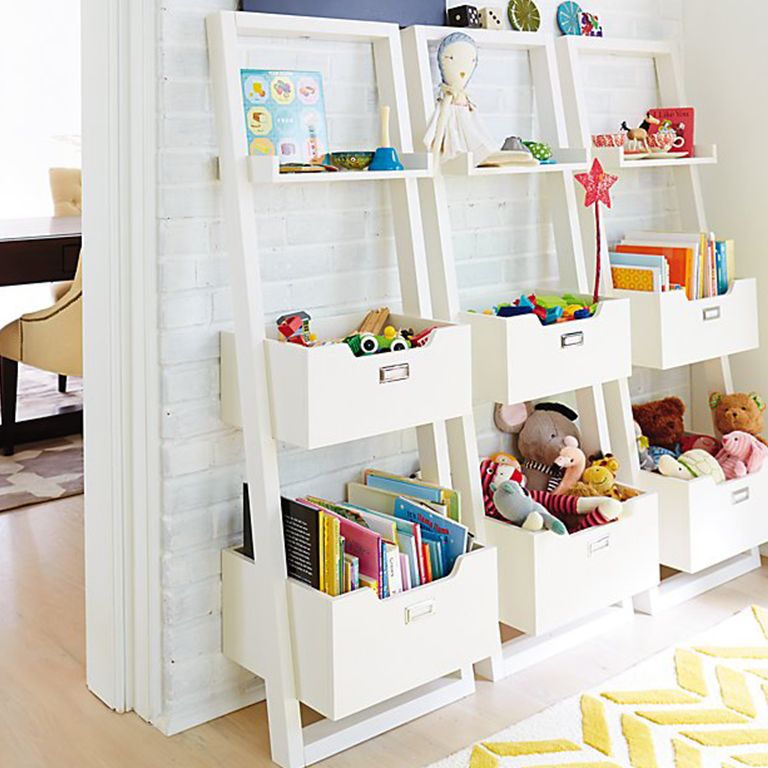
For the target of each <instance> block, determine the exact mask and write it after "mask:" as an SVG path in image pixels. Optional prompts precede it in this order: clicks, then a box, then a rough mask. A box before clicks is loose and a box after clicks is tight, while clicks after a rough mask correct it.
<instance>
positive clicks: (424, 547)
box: [421, 542, 432, 584]
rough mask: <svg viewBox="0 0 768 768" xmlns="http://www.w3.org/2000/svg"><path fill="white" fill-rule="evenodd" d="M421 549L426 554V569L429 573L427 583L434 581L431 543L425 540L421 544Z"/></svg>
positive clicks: (427, 573)
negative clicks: (430, 553) (430, 551)
mask: <svg viewBox="0 0 768 768" xmlns="http://www.w3.org/2000/svg"><path fill="white" fill-rule="evenodd" d="M421 551H422V554H423V556H424V570H425V571H426V575H427V584H429V582H430V581H432V558H431V557H430V555H429V545H428V544H427V543H426V542H423V543H422V545H421Z"/></svg>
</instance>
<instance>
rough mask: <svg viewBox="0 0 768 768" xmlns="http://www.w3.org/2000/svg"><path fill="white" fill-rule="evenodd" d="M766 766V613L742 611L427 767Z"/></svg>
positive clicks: (617, 767) (767, 749)
mask: <svg viewBox="0 0 768 768" xmlns="http://www.w3.org/2000/svg"><path fill="white" fill-rule="evenodd" d="M744 766H768V610H766V609H762V608H753V609H749V610H746V611H743V612H741V613H739V614H737V615H736V616H733V617H732V618H730V619H728V620H727V621H725V622H723V623H722V624H720V625H718V626H716V627H714V628H713V629H711V630H709V631H707V632H705V633H703V634H702V635H699V636H698V637H696V638H694V639H693V640H692V641H691V642H690V643H687V644H685V645H683V646H678V647H677V648H671V649H669V650H667V651H664V652H662V653H660V654H658V655H657V656H654V657H652V658H651V659H649V660H647V661H645V662H643V663H642V664H639V665H638V666H636V667H633V668H632V669H630V670H629V671H627V672H625V673H624V674H622V675H619V676H618V677H615V678H613V679H612V680H610V681H608V682H607V683H605V684H603V685H601V686H599V687H598V688H595V689H593V690H591V691H587V692H585V693H582V694H580V695H578V696H574V697H573V698H571V699H567V700H565V701H563V702H561V703H560V704H557V705H555V706H554V707H552V708H550V709H548V710H546V711H544V712H541V713H540V714H538V715H535V716H533V717H531V718H529V719H527V720H524V721H523V722H521V723H518V724H517V725H514V726H512V727H510V728H508V729H506V730H504V731H501V732H500V733H497V734H495V735H494V736H491V737H490V738H488V739H485V740H483V741H482V742H480V743H478V744H476V745H473V746H472V747H469V748H468V749H465V750H463V751H462V752H459V753H457V754H455V755H452V756H451V757H448V758H446V759H445V760H441V761H440V762H437V763H434V764H433V765H432V766H430V768H513V767H514V768H744Z"/></svg>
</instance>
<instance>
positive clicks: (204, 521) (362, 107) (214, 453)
mask: <svg viewBox="0 0 768 768" xmlns="http://www.w3.org/2000/svg"><path fill="white" fill-rule="evenodd" d="M539 5H540V7H541V10H542V13H543V16H544V18H547V19H553V18H554V10H555V7H556V5H557V3H556V2H555V1H554V0H547V2H543V1H542V2H540V3H539ZM234 6H235V0H161V1H160V2H159V4H158V7H159V16H160V39H159V41H158V47H159V62H160V76H161V81H160V84H159V97H160V113H159V115H158V136H159V142H160V153H159V182H160V188H159V206H158V244H159V259H160V265H159V266H160V269H159V275H160V278H159V279H160V290H161V297H162V298H161V302H162V304H161V312H160V318H161V320H160V322H161V328H160V342H161V344H160V348H161V365H162V381H163V424H162V437H163V475H164V491H163V510H164V514H163V548H164V553H163V618H164V639H163V654H164V659H163V662H164V663H163V673H164V674H163V688H164V710H165V711H164V717H163V720H165V721H168V720H169V719H173V718H179V717H181V718H182V719H183V720H184V721H185V722H194V720H195V715H194V714H190V713H195V712H199V713H205V712H206V711H208V709H207V704H208V703H212V702H217V704H216V706H218V707H221V702H222V700H223V701H227V700H228V699H227V697H228V696H231V697H232V701H233V702H235V701H239V700H240V699H239V698H238V697H241V696H242V695H243V692H244V691H245V692H247V690H248V687H249V686H250V685H253V683H252V681H251V680H250V679H249V676H248V675H246V674H245V673H244V672H242V671H241V670H239V669H238V668H237V667H235V665H233V664H230V663H229V662H228V661H226V659H224V658H223V657H222V656H221V655H220V654H219V652H218V648H219V636H220V634H219V633H220V590H219V551H220V550H221V548H222V547H225V546H227V545H230V544H233V543H235V542H237V541H238V539H239V533H240V531H239V529H240V483H241V480H242V465H241V464H242V445H241V440H240V436H239V434H238V433H236V432H234V431H232V430H229V429H227V428H226V427H225V426H224V425H223V424H222V423H221V422H220V421H219V419H218V396H219V384H218V336H217V334H218V332H219V331H220V330H221V329H223V328H229V327H230V326H231V320H232V309H231V298H230V290H229V285H228V271H227V263H226V254H225V253H224V252H223V245H222V237H221V225H220V221H219V215H220V209H219V207H220V200H219V190H218V184H217V182H216V181H215V162H214V158H215V155H216V141H215V132H214V121H213V115H212V113H211V104H210V101H211V100H210V87H209V84H208V80H207V77H208V75H207V60H206V49H205V32H204V22H203V20H204V17H205V14H206V13H209V12H210V11H214V10H218V9H233V8H234ZM617 6H620V7H617ZM590 8H591V9H592V10H594V11H596V12H598V13H600V14H601V15H602V16H603V17H604V20H605V24H606V28H607V31H608V34H610V35H614V36H621V37H624V36H629V37H632V36H635V37H653V36H656V37H659V36H674V35H675V34H677V32H678V31H679V29H680V26H681V9H680V2H679V0H651V1H647V2H645V3H642V4H638V3H629V2H626V0H625V1H624V2H610V3H609V2H607V0H600V1H598V0H594V2H592V3H591V4H590ZM548 27H549V28H550V30H551V32H552V34H554V33H555V25H554V22H552V23H548ZM242 60H243V63H244V64H247V65H248V66H253V67H260V66H263V67H270V68H280V67H286V68H298V67H300V68H304V69H318V70H320V71H321V72H322V73H323V76H324V78H325V83H326V90H327V98H328V110H329V130H330V134H331V137H332V141H333V144H334V147H335V148H338V149H342V148H355V147H360V146H363V147H365V146H374V145H375V144H376V138H377V137H376V131H377V121H376V106H377V96H376V88H375V82H374V69H373V59H372V56H371V52H370V50H369V49H367V48H366V47H364V46H356V45H351V44H345V45H339V44H337V43H334V44H332V45H331V44H320V43H310V42H308V41H290V42H282V43H281V41H273V42H272V43H271V44H270V45H269V46H267V47H265V48H262V49H261V50H260V51H254V50H250V51H247V50H244V51H243V56H242ZM588 74H589V82H590V88H589V99H590V104H592V105H593V107H594V120H595V128H596V129H599V130H603V129H607V128H614V127H615V126H616V125H617V124H618V123H619V122H620V121H621V120H623V119H627V120H628V121H630V122H631V121H636V120H637V119H638V118H639V117H640V115H641V114H642V113H643V111H644V110H645V108H646V106H649V105H651V104H653V103H654V102H655V100H656V97H655V79H654V76H653V70H652V67H651V66H650V65H649V63H648V62H643V61H642V60H641V61H638V62H633V63H631V64H629V65H626V64H616V63H614V62H611V61H600V60H595V61H593V62H591V64H590V70H589V73H588ZM472 93H473V96H474V97H475V99H476V100H477V101H478V103H479V104H480V106H481V108H482V110H483V113H484V114H485V117H486V122H487V124H488V128H489V130H490V131H491V132H492V133H493V134H494V135H495V136H496V137H497V138H499V139H501V138H503V137H504V136H506V135H508V134H511V133H519V134H523V135H531V133H533V132H534V129H535V125H534V120H533V103H534V99H533V94H532V91H531V86H530V74H529V70H528V66H527V62H526V60H525V57H523V56H519V57H514V58H513V59H512V60H511V61H509V60H504V59H501V58H499V57H498V56H493V57H492V56H490V55H487V56H486V55H481V66H480V71H479V72H478V75H477V79H476V81H475V84H474V85H473V88H472ZM535 184H536V182H534V181H531V180H525V179H519V180H518V179H478V180H476V181H474V182H473V183H472V184H471V185H469V184H466V183H464V184H460V183H457V184H455V185H451V187H450V189H449V193H450V205H451V218H452V222H453V226H454V235H455V247H456V255H457V261H458V270H459V277H460V282H461V285H462V303H463V304H464V305H465V306H468V307H469V306H477V307H480V305H481V304H482V297H483V296H484V295H485V297H486V298H495V299H496V300H501V299H503V298H505V297H506V296H509V295H511V294H512V292H513V290H516V289H524V288H530V287H531V286H534V285H537V284H542V283H544V282H546V281H547V280H551V279H552V278H554V277H556V269H557V268H556V263H555V260H554V246H553V243H552V238H551V234H550V228H549V226H548V224H547V216H546V204H545V203H544V202H542V200H541V199H538V198H536V196H534V198H533V201H531V199H530V198H529V192H530V191H535ZM615 190H616V191H615V196H614V197H615V201H616V205H615V208H614V212H612V213H611V214H610V218H609V223H608V226H609V228H610V233H611V234H612V235H613V236H616V235H618V234H620V233H621V231H622V230H623V228H624V227H625V226H628V225H629V224H632V226H635V225H637V223H638V221H639V220H640V218H639V217H641V218H642V219H643V220H644V221H645V222H647V224H649V225H653V226H673V225H674V223H675V221H676V200H675V196H674V192H673V191H672V189H671V188H670V178H669V177H668V176H667V175H666V174H665V172H664V171H663V169H662V171H660V172H658V173H656V172H654V173H651V174H648V175H644V176H643V179H642V181H641V180H640V176H639V175H635V176H633V175H632V174H625V175H624V177H623V178H622V181H621V183H620V184H619V185H618V187H615ZM262 204H263V208H260V209H259V210H258V211H257V212H256V216H257V219H258V222H259V229H260V236H261V245H262V248H263V258H262V262H261V263H262V271H263V278H264V281H265V298H266V307H267V311H268V313H269V314H270V315H271V316H276V315H277V314H278V313H280V312H282V311H286V310H290V309H305V310H308V311H309V312H310V313H312V314H313V315H315V316H322V315H326V314H333V313H338V312H341V311H346V310H356V309H364V308H368V307H371V306H374V305H382V304H389V305H390V306H391V307H393V308H395V307H397V306H398V304H399V291H398V285H397V271H396V261H395V255H394V252H393V235H392V222H391V216H390V212H389V210H388V208H387V204H386V200H385V198H384V196H383V190H382V189H381V188H380V187H379V186H377V185H374V184H371V185H361V184H356V185H354V189H352V187H351V186H350V187H349V188H346V187H344V186H342V187H338V188H335V189H334V190H333V196H332V197H329V196H328V194H327V190H324V189H323V188H322V187H316V186H310V187H302V186H293V185H291V186H290V187H289V188H287V189H279V190H270V193H269V196H268V198H267V199H265V200H264V201H263V203H262ZM510 254H514V255H513V256H510ZM499 286H502V287H501V288H500V287H499ZM490 287H492V293H490V292H489V288H490ZM687 384H688V380H687V372H685V371H682V372H679V373H677V374H675V375H674V376H672V377H666V378H663V379H662V378H661V377H659V376H657V375H652V374H649V373H648V372H642V374H641V375H638V376H637V377H636V378H635V379H634V380H633V391H634V393H635V394H636V395H637V396H648V395H651V394H655V393H658V392H666V391H673V390H683V391H684V390H685V389H686V388H687ZM478 423H479V424H480V425H481V430H482V432H483V434H482V435H481V447H482V448H483V449H488V448H490V447H491V445H492V444H494V443H495V441H496V440H497V438H496V437H495V436H494V435H493V434H492V433H490V431H489V426H490V418H489V410H488V409H483V410H482V411H481V412H480V413H479V414H478ZM415 449H416V445H415V435H414V434H411V433H404V434H394V435H387V436H385V437H382V438H378V439H371V440H364V441H360V442H358V443H355V444H353V445H344V446H339V447H335V448H329V449H327V450H322V451H317V452H314V453H313V454H312V456H311V458H310V457H309V456H308V455H307V453H306V452H303V451H300V450H296V449H292V448H286V449H284V450H283V452H282V453H281V457H280V467H281V478H282V481H283V483H284V487H285V490H286V492H288V493H299V492H302V491H304V490H310V489H311V490H312V491H314V492H316V493H318V494H328V495H331V496H337V495H340V494H341V493H342V490H343V485H344V483H345V482H346V481H347V480H349V479H350V478H351V477H353V476H354V475H355V474H356V473H357V472H358V470H359V469H360V468H362V467H365V466H368V465H371V464H376V465H377V466H381V467H385V468H391V469H393V470H412V469H414V468H415V467H416V464H417V456H416V452H415Z"/></svg>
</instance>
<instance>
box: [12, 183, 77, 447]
mask: <svg viewBox="0 0 768 768" xmlns="http://www.w3.org/2000/svg"><path fill="white" fill-rule="evenodd" d="M52 170H64V171H71V170H72V169H52ZM76 175H77V188H78V192H77V194H78V202H79V187H80V184H79V182H80V171H79V170H78V171H76ZM53 177H54V174H53V172H52V173H51V188H52V191H53V194H54V199H56V196H57V192H56V188H55V187H54V183H53ZM59 210H60V209H59V203H58V202H57V203H56V212H57V215H76V214H78V213H79V210H75V211H74V212H73V213H67V214H62V213H59ZM82 267H83V260H82V255H81V258H80V260H79V262H78V265H77V273H76V274H75V279H74V280H73V281H72V282H71V283H61V284H60V285H61V286H62V287H63V288H62V290H63V293H62V294H61V295H60V296H59V297H58V298H57V299H56V301H55V303H54V304H53V306H51V307H48V308H47V309H42V310H40V311H39V312H29V313H28V314H26V315H22V316H21V317H20V318H18V319H17V320H14V321H13V322H11V323H9V324H8V325H6V326H5V328H2V329H0V417H2V422H0V423H2V426H3V445H2V448H3V453H4V454H5V455H6V456H11V455H12V454H13V452H14V448H15V431H16V393H17V386H18V370H19V363H24V364H25V365H31V366H33V367H34V368H40V369H41V370H43V371H50V372H51V373H57V374H59V379H60V381H61V379H64V380H65V381H66V379H65V377H66V376H82V375H83V331H82V326H83V323H82V300H83V288H82Z"/></svg>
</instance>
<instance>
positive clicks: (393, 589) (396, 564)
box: [384, 541, 403, 595]
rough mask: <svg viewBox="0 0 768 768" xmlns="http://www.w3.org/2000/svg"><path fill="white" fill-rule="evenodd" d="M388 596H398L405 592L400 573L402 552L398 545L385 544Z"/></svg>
mask: <svg viewBox="0 0 768 768" xmlns="http://www.w3.org/2000/svg"><path fill="white" fill-rule="evenodd" d="M384 557H385V562H386V572H387V585H388V594H389V595H397V594H399V593H400V592H402V591H403V575H402V572H401V571H400V550H399V549H398V548H397V544H390V543H389V542H386V541H385V542H384Z"/></svg>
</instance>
